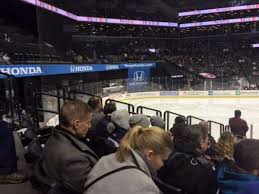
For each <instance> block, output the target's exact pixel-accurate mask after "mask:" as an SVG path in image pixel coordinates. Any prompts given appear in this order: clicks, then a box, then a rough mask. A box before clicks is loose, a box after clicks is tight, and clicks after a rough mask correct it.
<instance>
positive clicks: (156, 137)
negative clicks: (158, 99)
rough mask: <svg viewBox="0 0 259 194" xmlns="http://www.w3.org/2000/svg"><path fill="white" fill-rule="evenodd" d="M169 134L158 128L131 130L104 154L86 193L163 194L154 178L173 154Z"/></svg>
mask: <svg viewBox="0 0 259 194" xmlns="http://www.w3.org/2000/svg"><path fill="white" fill-rule="evenodd" d="M171 147H172V142H171V138H170V135H169V134H168V133H166V132H165V131H164V130H161V129H160V128H157V127H149V128H143V127H140V126H137V127H135V128H133V129H130V130H129V131H128V133H127V134H126V135H125V137H124V138H123V139H122V141H121V143H120V146H119V148H118V150H117V152H116V153H114V154H111V155H108V156H105V157H102V158H101V159H100V160H99V162H98V163H97V164H96V165H95V167H94V168H93V170H92V171H91V173H90V174H89V176H88V180H87V182H86V184H85V191H84V194H121V193H123V194H132V193H138V194H140V193H141V194H161V192H160V190H159V188H158V187H157V186H156V184H155V183H154V181H153V179H152V175H153V174H155V173H156V171H157V170H158V169H160V168H161V167H162V166H163V164H164V161H165V160H167V159H168V157H169V155H170V154H171V152H172V151H171Z"/></svg>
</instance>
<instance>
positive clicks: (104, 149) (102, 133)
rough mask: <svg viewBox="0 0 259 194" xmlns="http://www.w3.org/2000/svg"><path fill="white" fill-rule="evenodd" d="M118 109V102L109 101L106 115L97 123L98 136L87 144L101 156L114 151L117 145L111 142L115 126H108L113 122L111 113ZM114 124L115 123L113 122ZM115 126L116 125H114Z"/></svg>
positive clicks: (106, 106) (105, 109) (105, 110)
mask: <svg viewBox="0 0 259 194" xmlns="http://www.w3.org/2000/svg"><path fill="white" fill-rule="evenodd" d="M115 111H116V104H114V103H107V104H106V105H105V106H104V109H103V112H104V115H105V117H104V118H103V119H102V120H101V121H100V122H99V123H98V124H97V125H96V136H94V138H92V139H90V140H89V141H88V142H87V145H88V146H89V147H90V148H91V149H92V150H93V151H94V152H95V153H96V154H97V155H98V156H99V157H102V156H106V155H108V154H111V153H114V152H116V150H117V147H116V146H114V144H113V143H111V142H109V138H110V136H111V135H112V133H113V131H114V129H115V127H114V128H113V127H108V126H110V124H111V123H112V120H111V114H112V113H113V112H115ZM112 125H113V124H112ZM113 126H114V125H113Z"/></svg>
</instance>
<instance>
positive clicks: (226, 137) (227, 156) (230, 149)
mask: <svg viewBox="0 0 259 194" xmlns="http://www.w3.org/2000/svg"><path fill="white" fill-rule="evenodd" d="M235 141H236V140H235V136H234V134H233V133H232V132H224V133H223V134H222V135H221V136H220V138H219V140H218V143H216V146H215V151H216V156H215V160H216V161H217V162H222V161H224V160H230V161H233V160H234V158H233V154H234V144H235Z"/></svg>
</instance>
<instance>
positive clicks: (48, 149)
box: [35, 100, 98, 194]
mask: <svg viewBox="0 0 259 194" xmlns="http://www.w3.org/2000/svg"><path fill="white" fill-rule="evenodd" d="M59 123H60V126H57V127H56V128H55V130H54V134H53V135H52V136H51V137H50V138H49V140H48V142H47V143H46V145H45V148H44V153H43V156H42V158H41V160H40V161H39V163H38V165H36V168H35V176H36V178H38V179H39V180H44V181H45V183H49V185H51V186H53V185H55V184H57V185H60V187H61V188H62V192H63V193H69V194H72V193H82V192H83V188H84V183H85V182H86V179H87V175H88V173H89V172H90V170H91V169H92V168H93V166H94V165H95V163H96V162H97V160H98V158H97V156H96V154H95V153H94V152H93V151H92V150H91V149H90V148H89V147H88V146H87V145H86V144H85V143H83V142H82V141H81V139H82V138H85V136H86V134H87V132H88V129H89V128H90V127H91V108H90V107H89V106H88V105H87V104H86V103H84V102H82V101H79V100H75V101H67V102H65V104H64V105H63V107H62V109H61V111H60V113H59ZM46 180H47V181H46ZM64 191H65V192H64Z"/></svg>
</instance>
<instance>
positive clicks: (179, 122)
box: [170, 116, 187, 137]
mask: <svg viewBox="0 0 259 194" xmlns="http://www.w3.org/2000/svg"><path fill="white" fill-rule="evenodd" d="M186 126H187V124H186V120H185V118H184V117H182V116H177V117H176V118H175V120H174V125H173V127H172V128H171V129H170V132H171V134H172V135H173V137H174V136H175V135H176V129H177V130H178V129H179V130H181V128H183V127H186Z"/></svg>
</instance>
